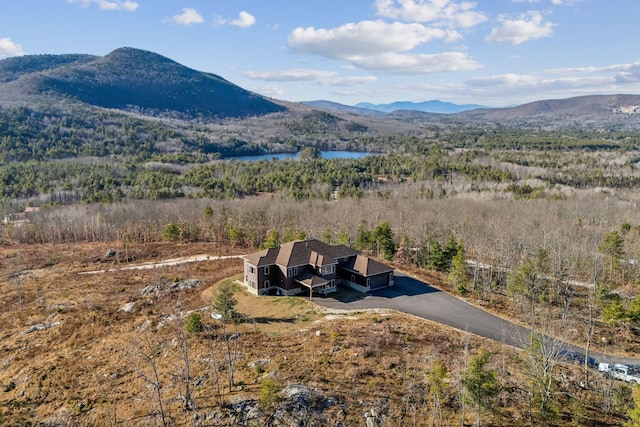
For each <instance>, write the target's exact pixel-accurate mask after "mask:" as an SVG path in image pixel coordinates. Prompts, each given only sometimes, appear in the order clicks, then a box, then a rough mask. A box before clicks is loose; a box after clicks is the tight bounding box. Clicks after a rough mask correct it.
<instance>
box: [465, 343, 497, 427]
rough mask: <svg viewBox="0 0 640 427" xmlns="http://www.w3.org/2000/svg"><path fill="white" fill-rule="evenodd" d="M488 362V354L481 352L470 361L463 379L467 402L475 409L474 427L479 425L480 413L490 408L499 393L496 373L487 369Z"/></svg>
mask: <svg viewBox="0 0 640 427" xmlns="http://www.w3.org/2000/svg"><path fill="white" fill-rule="evenodd" d="M488 362H489V352H488V351H487V350H483V351H482V352H481V353H480V354H477V355H475V356H474V357H473V358H472V359H471V361H470V363H469V367H468V369H467V372H466V373H465V375H464V378H463V381H464V387H465V390H466V392H467V400H468V401H469V403H471V404H472V405H473V406H474V407H475V409H476V416H477V422H476V425H480V416H481V412H482V411H486V410H490V409H491V408H492V406H493V401H494V399H495V397H496V396H497V395H498V393H499V392H500V383H499V382H498V373H497V372H496V371H495V370H494V369H487V364H488Z"/></svg>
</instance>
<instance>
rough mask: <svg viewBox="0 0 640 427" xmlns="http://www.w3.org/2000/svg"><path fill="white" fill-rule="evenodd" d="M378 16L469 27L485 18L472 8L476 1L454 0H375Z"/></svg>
mask: <svg viewBox="0 0 640 427" xmlns="http://www.w3.org/2000/svg"><path fill="white" fill-rule="evenodd" d="M374 7H375V9H376V13H377V15H378V16H381V17H383V18H391V19H399V20H402V21H405V22H432V23H434V24H435V25H437V26H447V27H451V28H455V27H462V28H470V27H473V26H476V25H478V24H480V23H481V22H484V21H486V20H487V17H486V16H485V15H484V14H483V13H481V12H476V11H474V10H473V9H474V8H475V7H476V3H473V2H468V1H460V2H459V1H455V0H376V3H375V6H374Z"/></svg>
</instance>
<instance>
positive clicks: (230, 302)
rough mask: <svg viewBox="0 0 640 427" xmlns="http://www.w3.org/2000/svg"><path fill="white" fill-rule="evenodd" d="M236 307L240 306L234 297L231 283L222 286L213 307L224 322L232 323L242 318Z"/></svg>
mask: <svg viewBox="0 0 640 427" xmlns="http://www.w3.org/2000/svg"><path fill="white" fill-rule="evenodd" d="M236 305H238V300H236V298H235V297H234V295H233V287H232V286H231V284H229V283H224V284H222V285H221V286H220V289H219V290H218V294H217V295H216V297H215V299H214V300H213V302H212V304H211V307H212V308H213V310H214V311H215V312H216V313H218V314H219V315H221V316H222V321H223V322H225V323H231V322H235V321H237V320H238V319H239V318H240V314H239V313H238V312H237V311H236Z"/></svg>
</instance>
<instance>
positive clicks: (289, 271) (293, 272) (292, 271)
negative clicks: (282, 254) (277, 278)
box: [287, 267, 298, 277]
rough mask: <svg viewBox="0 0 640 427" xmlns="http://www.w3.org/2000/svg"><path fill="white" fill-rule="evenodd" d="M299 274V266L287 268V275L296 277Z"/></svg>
mask: <svg viewBox="0 0 640 427" xmlns="http://www.w3.org/2000/svg"><path fill="white" fill-rule="evenodd" d="M297 275H298V267H289V268H288V269H287V277H294V276H297Z"/></svg>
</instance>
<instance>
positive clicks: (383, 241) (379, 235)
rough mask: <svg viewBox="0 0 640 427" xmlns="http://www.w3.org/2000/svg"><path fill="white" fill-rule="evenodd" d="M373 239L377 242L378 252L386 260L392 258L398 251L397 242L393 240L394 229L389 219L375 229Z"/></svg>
mask: <svg viewBox="0 0 640 427" xmlns="http://www.w3.org/2000/svg"><path fill="white" fill-rule="evenodd" d="M373 241H374V242H375V243H376V246H377V249H378V253H379V254H382V257H383V258H384V259H386V260H391V259H392V258H393V254H395V253H396V244H395V242H394V240H393V231H391V226H390V225H389V223H388V222H387V221H384V222H382V223H380V224H378V226H377V227H376V228H375V229H374V230H373Z"/></svg>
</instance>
